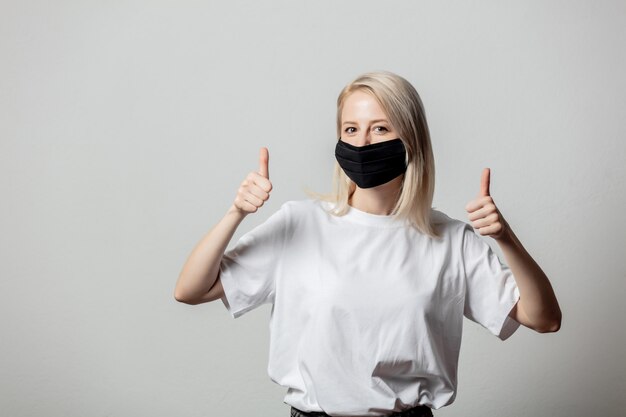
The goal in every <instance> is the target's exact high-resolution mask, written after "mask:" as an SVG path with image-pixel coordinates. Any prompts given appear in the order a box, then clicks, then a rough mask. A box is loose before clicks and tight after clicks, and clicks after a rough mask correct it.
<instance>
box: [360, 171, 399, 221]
mask: <svg viewBox="0 0 626 417" xmlns="http://www.w3.org/2000/svg"><path fill="white" fill-rule="evenodd" d="M403 178H404V175H400V176H398V177H396V178H394V179H393V180H391V181H389V182H388V183H385V184H382V185H379V186H377V187H372V188H359V187H358V186H357V187H356V189H355V190H354V193H353V194H352V196H350V198H349V199H348V204H349V205H350V206H352V207H354V208H355V209H357V210H361V211H364V212H366V213H370V214H377V215H381V216H388V215H390V214H391V212H392V211H393V208H394V207H395V205H396V202H397V200H398V197H399V196H400V191H401V189H402V179H403Z"/></svg>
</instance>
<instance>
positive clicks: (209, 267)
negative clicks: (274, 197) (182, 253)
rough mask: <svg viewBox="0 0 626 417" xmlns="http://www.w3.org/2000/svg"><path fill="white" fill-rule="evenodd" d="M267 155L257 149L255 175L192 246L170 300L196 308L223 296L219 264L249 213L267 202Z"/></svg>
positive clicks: (242, 184) (264, 149) (269, 184)
mask: <svg viewBox="0 0 626 417" xmlns="http://www.w3.org/2000/svg"><path fill="white" fill-rule="evenodd" d="M268 161H269V152H268V150H267V149H266V148H261V153H260V157H259V172H250V173H249V174H248V176H247V177H246V179H245V180H243V182H242V183H241V186H240V187H239V190H238V191H237V197H236V198H235V202H234V203H233V205H232V206H231V207H230V208H229V209H228V211H227V212H226V215H225V216H224V217H223V218H222V220H220V221H219V223H217V224H216V225H215V226H214V227H213V228H212V229H211V230H210V231H209V232H208V233H207V234H206V235H205V236H204V237H203V238H202V240H201V241H200V242H199V243H198V244H197V245H196V247H195V248H194V249H193V251H192V252H191V255H189V258H187V261H186V262H185V265H184V266H183V269H182V271H181V272H180V274H179V276H178V281H177V282H176V288H175V289H174V298H175V299H176V300H177V301H180V302H182V303H186V304H200V303H206V302H208V301H213V300H217V299H218V298H221V297H223V296H224V289H223V287H222V282H221V281H220V279H219V272H220V262H221V260H222V256H223V255H224V251H225V250H226V247H227V246H228V243H229V242H230V239H232V237H233V234H235V230H237V227H238V226H239V224H240V223H241V222H242V220H243V219H244V218H245V216H247V215H248V214H250V213H256V211H257V210H258V208H259V207H261V206H262V205H263V203H265V201H267V199H269V197H270V195H269V193H270V191H271V190H272V183H271V182H270V180H269V168H268Z"/></svg>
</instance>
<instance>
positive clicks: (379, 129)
mask: <svg viewBox="0 0 626 417" xmlns="http://www.w3.org/2000/svg"><path fill="white" fill-rule="evenodd" d="M374 130H375V131H376V132H379V133H386V132H389V129H387V128H386V127H385V126H376V127H374Z"/></svg>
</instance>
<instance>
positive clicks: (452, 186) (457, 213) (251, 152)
mask: <svg viewBox="0 0 626 417" xmlns="http://www.w3.org/2000/svg"><path fill="white" fill-rule="evenodd" d="M625 41H626V3H624V2H622V1H595V2H587V1H524V2H509V1H455V2H435V1H432V2H422V1H390V2H380V1H363V0H361V1H273V0H270V1H248V2H240V1H225V0H224V1H220V2H218V1H179V2H165V1H112V2H90V1H74V2H72V1H57V2H47V1H40V2H34V1H13V2H10V1H3V2H2V3H1V6H0V59H1V64H0V137H1V143H0V155H1V156H0V163H1V167H0V169H1V171H0V174H1V175H0V191H1V199H2V204H1V205H0V227H1V233H0V245H1V246H0V250H1V253H0V256H1V259H0V261H1V262H0V272H1V274H2V277H1V280H0V317H1V319H0V320H1V322H0V323H1V324H0V326H1V327H0V332H1V333H0V338H1V339H0V340H1V341H0V349H1V356H0V414H2V415H3V416H19V417H21V416H48V417H51V416H59V417H72V416H81V417H82V416H103V417H104V416H111V417H114V416H115V417H122V416H124V417H125V416H183V417H195V416H223V417H240V416H262V417H265V416H277V417H279V416H288V413H289V407H288V406H287V405H286V404H284V403H283V402H282V399H283V396H284V394H285V392H286V389H285V388H283V387H280V386H278V385H276V384H274V383H273V382H272V381H271V380H270V379H269V377H268V375H267V355H268V341H269V334H268V320H269V313H270V306H269V305H265V306H262V307H260V308H258V309H257V310H254V311H252V312H249V313H248V314H246V315H245V316H243V317H241V318H239V319H236V320H234V319H232V318H231V316H230V315H229V314H228V313H227V311H226V309H225V308H224V305H223V304H222V302H221V301H219V300H218V301H216V302H214V303H209V304H202V305H199V306H189V305H186V304H181V303H178V302H176V301H175V300H174V297H173V291H174V285H175V283H176V279H177V277H178V274H179V272H180V270H181V268H182V266H183V264H184V262H185V260H186V258H187V256H188V255H189V253H190V252H191V250H192V248H193V247H194V246H195V244H196V243H197V242H198V241H199V240H200V238H201V237H202V236H203V235H204V234H205V233H206V232H208V230H209V229H210V228H211V227H212V226H213V225H214V224H215V223H216V222H217V221H219V220H220V219H221V218H222V216H223V215H224V214H225V212H226V210H227V208H228V207H229V206H230V205H231V204H232V202H233V200H234V198H235V195H236V190H237V188H238V187H239V184H240V182H241V181H242V180H243V179H244V177H245V176H246V174H247V173H248V172H250V171H252V170H257V169H258V155H259V149H260V148H261V147H262V146H266V147H268V149H269V153H270V163H269V170H270V179H271V181H272V183H273V186H274V190H273V192H272V194H271V198H270V200H269V201H268V202H267V203H266V205H265V206H264V207H262V209H261V210H260V211H259V212H257V213H256V214H254V215H250V216H248V217H247V218H246V219H245V220H244V222H243V223H242V224H241V226H240V227H239V229H238V230H237V232H236V234H235V236H234V238H233V240H232V241H231V246H232V245H233V244H234V243H235V242H236V240H237V239H238V238H239V237H240V236H241V235H242V234H243V233H244V232H245V231H248V230H250V229H251V228H253V227H254V226H256V225H258V224H260V223H261V222H263V221H264V220H265V219H267V217H269V215H270V214H271V213H273V212H274V211H275V210H277V209H278V207H279V206H280V204H282V203H283V202H285V201H287V200H291V199H301V198H306V195H305V194H304V192H303V190H304V188H305V187H308V188H311V189H314V190H317V191H320V192H326V191H329V190H330V187H331V176H332V167H333V163H334V145H335V141H336V134H335V120H334V115H335V101H336V97H337V94H338V93H339V91H340V89H341V88H342V87H343V86H344V85H345V84H346V83H348V82H349V81H351V80H352V79H353V78H354V77H356V76H357V75H359V74H361V73H363V72H366V71H370V70H377V69H385V70H390V71H393V72H396V73H398V74H400V75H402V76H404V77H405V78H407V79H408V80H409V81H411V82H412V83H413V84H414V85H415V87H416V88H417V90H418V91H419V92H420V94H421V97H422V99H423V101H424V105H425V108H426V113H427V117H428V121H429V125H430V129H431V134H432V142H433V147H434V153H435V160H436V191H435V199H434V203H433V204H434V206H435V207H436V208H437V209H439V210H442V211H444V212H445V213H447V214H448V215H450V216H452V217H455V218H458V219H461V220H464V221H467V219H466V213H465V210H464V207H465V204H466V203H467V202H468V201H469V200H471V199H472V198H474V197H475V196H476V194H477V193H478V191H479V186H480V175H481V170H482V169H483V168H484V167H490V168H491V194H492V196H493V198H494V200H495V202H496V204H497V205H498V207H499V208H500V210H501V211H502V213H503V215H504V217H505V218H506V219H507V220H508V222H509V223H510V224H511V226H512V228H513V230H514V231H515V232H516V233H517V235H518V236H519V237H520V239H521V240H522V242H523V243H524V245H525V247H526V248H527V249H528V251H529V252H530V253H531V255H532V256H533V257H534V258H535V260H536V261H537V262H538V263H539V264H540V265H541V266H542V268H543V270H544V271H545V272H546V274H547V275H548V277H549V278H550V280H551V283H552V285H553V287H554V290H555V292H556V295H557V297H558V299H559V302H560V305H561V309H562V311H563V323H562V328H561V330H560V331H559V332H558V333H551V334H539V333H535V332H533V331H531V330H529V329H527V328H524V327H521V328H520V329H519V330H518V332H517V333H516V334H515V335H513V336H512V337H511V338H510V339H508V340H507V341H505V342H501V341H500V340H498V339H497V338H496V337H495V336H493V335H491V334H490V333H489V332H488V331H487V330H486V329H484V328H482V327H480V326H479V325H477V324H475V323H473V322H470V321H468V320H466V322H465V328H464V334H463V344H462V350H461V355H460V362H459V387H458V394H457V398H456V401H455V402H454V403H453V404H452V405H450V406H448V407H444V408H442V409H439V410H436V411H435V412H434V414H435V416H437V417H439V416H441V417H452V416H464V417H474V416H475V417H478V416H485V415H488V416H509V417H522V416H523V417H526V416H557V417H574V416H589V415H601V416H607V417H608V416H623V415H624V409H626V396H625V395H624V393H626V381H625V380H626V355H625V353H624V352H625V351H626V326H625V325H624V322H623V320H624V317H625V316H626V308H625V307H624V305H625V304H624V301H623V300H624V298H625V296H626V285H625V282H626V267H625V265H626V261H625V258H626V251H625V248H626V223H625V220H624V209H625V208H626V204H625V202H626V201H625V197H624V191H625V187H624V184H625V180H626V169H625V165H626V164H625V162H626V145H625V144H624V140H625V139H626V134H625V133H626V127H625V123H624V114H625V111H626V99H625V97H626V95H625V93H626V88H625V87H626V81H625V80H626V78H625V77H624V74H626V57H625V53H624V50H625V45H626V42H625ZM487 241H488V243H489V244H490V245H491V246H492V247H494V248H495V249H496V251H497V252H498V253H499V254H500V256H502V255H501V252H499V251H498V249H499V248H497V244H495V241H493V240H492V239H487ZM501 259H502V258H501Z"/></svg>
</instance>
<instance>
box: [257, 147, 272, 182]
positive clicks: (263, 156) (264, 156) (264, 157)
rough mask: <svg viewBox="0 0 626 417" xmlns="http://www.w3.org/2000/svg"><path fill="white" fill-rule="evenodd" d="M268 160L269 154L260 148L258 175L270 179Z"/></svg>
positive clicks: (265, 149)
mask: <svg viewBox="0 0 626 417" xmlns="http://www.w3.org/2000/svg"><path fill="white" fill-rule="evenodd" d="M269 160H270V153H269V151H268V150H267V148H261V152H260V154H259V174H261V175H262V176H264V177H265V178H267V179H269V178H270V171H269V167H268V162H269Z"/></svg>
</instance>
